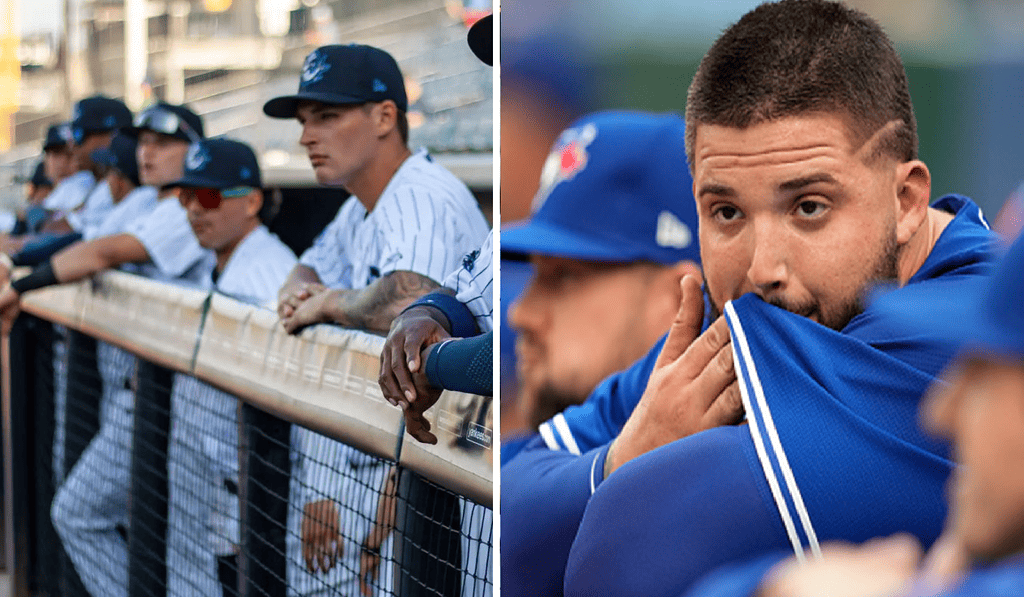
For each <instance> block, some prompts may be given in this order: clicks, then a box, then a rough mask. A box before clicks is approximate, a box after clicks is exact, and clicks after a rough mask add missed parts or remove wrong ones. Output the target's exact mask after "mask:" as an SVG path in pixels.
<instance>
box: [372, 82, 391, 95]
mask: <svg viewBox="0 0 1024 597" xmlns="http://www.w3.org/2000/svg"><path fill="white" fill-rule="evenodd" d="M387 90H388V86H387V85H385V84H384V81H381V80H380V79H374V80H373V92H374V93H384V92H385V91H387Z"/></svg>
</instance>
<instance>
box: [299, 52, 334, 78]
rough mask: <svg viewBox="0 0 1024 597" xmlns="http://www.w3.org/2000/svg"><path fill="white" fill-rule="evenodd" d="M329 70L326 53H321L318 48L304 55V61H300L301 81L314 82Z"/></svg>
mask: <svg viewBox="0 0 1024 597" xmlns="http://www.w3.org/2000/svg"><path fill="white" fill-rule="evenodd" d="M329 70H331V65H330V64H328V63H327V54H321V53H320V51H319V50H315V51H314V52H313V53H312V54H310V55H309V56H306V61H305V62H303V63H302V83H303V84H306V83H316V82H317V81H319V80H320V79H323V78H324V73H326V72H327V71H329Z"/></svg>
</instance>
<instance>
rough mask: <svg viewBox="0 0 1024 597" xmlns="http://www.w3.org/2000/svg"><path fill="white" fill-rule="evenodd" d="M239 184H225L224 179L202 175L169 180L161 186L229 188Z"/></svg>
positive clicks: (168, 187) (163, 188)
mask: <svg viewBox="0 0 1024 597" xmlns="http://www.w3.org/2000/svg"><path fill="white" fill-rule="evenodd" d="M236 186H238V185H237V184H225V183H224V182H222V181H219V180H214V179H212V178H203V177H201V176H183V177H181V178H179V179H178V180H175V181H174V182H169V183H167V184H165V185H161V186H160V190H164V191H165V190H167V189H172V188H174V187H191V188H197V189H228V188H231V187H236Z"/></svg>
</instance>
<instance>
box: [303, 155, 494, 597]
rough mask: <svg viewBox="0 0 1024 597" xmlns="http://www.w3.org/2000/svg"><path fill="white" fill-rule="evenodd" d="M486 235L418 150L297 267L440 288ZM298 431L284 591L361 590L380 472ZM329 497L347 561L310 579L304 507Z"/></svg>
mask: <svg viewBox="0 0 1024 597" xmlns="http://www.w3.org/2000/svg"><path fill="white" fill-rule="evenodd" d="M487 233H488V226H487V222H486V220H485V219H484V217H483V214H482V213H481V212H480V208H479V207H478V206H477V203H476V200H475V199H474V198H473V195H472V194H471V193H470V192H469V189H468V188H466V185H465V184H463V183H462V182H461V181H460V180H459V179H457V178H456V177H455V176H454V175H453V174H452V173H450V172H448V171H447V170H445V169H444V168H442V167H441V166H438V165H437V164H435V163H434V162H433V161H432V160H431V159H430V157H429V156H428V155H427V153H426V151H424V150H420V151H418V152H417V153H415V154H414V155H412V156H411V157H409V159H407V160H406V161H405V162H404V163H403V164H402V166H401V167H400V168H399V169H398V171H397V172H396V173H395V175H394V177H392V179H391V181H390V182H389V183H388V185H387V187H386V188H385V189H384V192H383V193H382V194H381V196H380V199H379V200H378V201H377V204H376V205H375V206H374V209H373V211H371V212H367V211H366V209H365V208H364V207H363V204H362V203H360V202H359V201H358V200H357V199H356V198H355V197H353V198H352V199H349V201H348V202H346V203H345V204H344V205H342V207H341V209H340V210H338V215H337V216H336V217H335V218H334V220H333V221H332V222H331V223H330V224H328V226H327V227H326V228H325V229H324V231H323V232H322V233H321V234H320V236H319V237H317V239H316V241H314V243H313V246H312V247H311V248H310V249H309V250H307V251H306V252H305V253H303V254H302V259H301V260H300V263H302V264H303V265H306V266H308V267H310V268H312V269H313V270H314V271H315V272H316V274H317V276H319V277H320V280H321V282H323V283H324V285H325V286H328V287H332V288H351V289H360V288H365V287H366V286H368V285H370V284H371V283H373V282H374V281H375V280H377V279H378V278H380V277H382V276H384V275H387V274H388V273H391V272H393V271H399V270H406V271H414V272H416V273H418V274H421V275H423V276H426V277H428V278H430V279H432V280H435V281H438V282H439V281H442V280H444V279H445V277H446V276H447V275H448V274H449V273H450V272H453V271H455V270H456V269H459V268H461V266H462V260H463V257H464V256H465V255H466V254H468V253H470V252H472V251H474V250H476V249H478V248H479V247H480V245H481V243H483V242H484V239H485V237H486V235H487ZM294 429H295V431H293V435H292V441H293V445H295V446H299V447H300V449H299V451H298V452H293V457H294V459H295V463H294V472H293V478H292V500H291V501H292V502H293V506H294V507H292V508H289V529H290V531H291V532H290V533H289V534H288V535H289V537H288V539H289V556H290V557H289V568H288V569H289V575H290V577H289V579H288V582H289V585H290V586H291V588H290V589H289V591H290V592H289V594H299V595H305V594H309V593H311V592H313V591H317V590H323V589H325V588H326V587H331V588H333V589H334V590H340V591H341V592H342V594H357V593H358V584H357V583H358V579H357V578H356V574H355V572H354V571H356V570H358V569H359V542H361V541H362V540H363V538H364V537H365V531H367V530H368V529H369V526H368V524H369V523H370V522H371V521H373V520H374V518H375V516H376V494H375V491H377V490H379V489H380V488H381V482H382V480H383V478H384V476H385V473H386V467H382V466H376V465H375V463H376V462H377V461H376V459H374V458H372V457H370V456H367V455H365V454H362V453H360V452H358V451H356V450H355V449H353V448H351V447H348V446H346V445H344V444H341V443H339V442H336V441H333V440H330V439H328V438H326V437H324V436H322V435H319V434H316V433H313V432H311V431H308V430H306V429H300V428H298V427H295V428H294ZM343 472H344V474H343ZM346 488H348V489H347V490H346ZM370 488H372V489H373V491H371V490H370ZM328 497H331V498H333V499H335V500H336V501H337V502H338V503H339V505H340V510H341V517H342V519H343V524H344V526H346V527H347V528H348V529H350V533H351V534H350V533H349V532H346V533H345V539H346V544H345V563H344V564H341V565H339V566H336V567H335V568H334V569H333V570H331V571H330V572H329V573H328V574H326V575H323V574H317V575H310V574H308V573H306V572H305V570H304V564H302V563H301V556H300V550H299V542H298V537H299V534H298V531H299V523H300V521H301V511H302V507H303V504H305V503H308V502H312V501H318V500H322V499H326V498H328ZM386 549H387V547H385V550H386ZM384 568H385V566H384V565H382V569H381V571H380V579H381V581H380V585H379V586H381V587H388V586H389V585H390V571H388V570H385V569H384ZM292 591H294V593H292ZM346 591H347V593H346Z"/></svg>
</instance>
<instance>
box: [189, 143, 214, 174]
mask: <svg viewBox="0 0 1024 597" xmlns="http://www.w3.org/2000/svg"><path fill="white" fill-rule="evenodd" d="M209 161H210V152H209V151H207V150H206V148H205V147H203V146H202V144H200V143H193V144H192V145H191V146H189V148H188V153H187V154H186V155H185V169H186V170H189V171H192V172H195V171H197V170H202V169H203V168H204V167H205V166H206V164H207V162H209Z"/></svg>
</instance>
